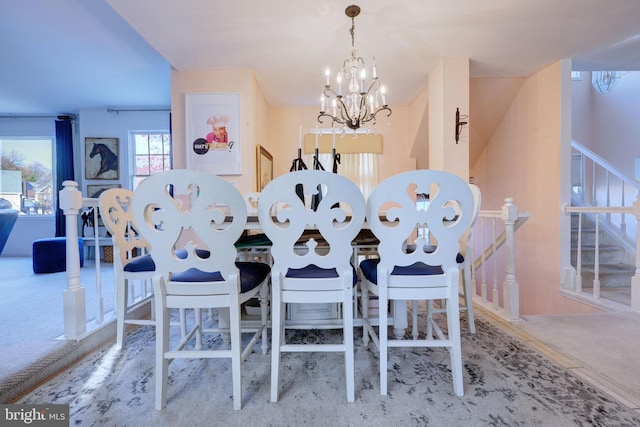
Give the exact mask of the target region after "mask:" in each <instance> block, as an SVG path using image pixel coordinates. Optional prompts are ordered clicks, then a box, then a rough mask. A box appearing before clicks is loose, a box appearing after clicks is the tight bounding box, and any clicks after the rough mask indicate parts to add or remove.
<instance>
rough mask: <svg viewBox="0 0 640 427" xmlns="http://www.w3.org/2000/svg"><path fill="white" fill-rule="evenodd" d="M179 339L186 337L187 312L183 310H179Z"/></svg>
mask: <svg viewBox="0 0 640 427" xmlns="http://www.w3.org/2000/svg"><path fill="white" fill-rule="evenodd" d="M179 311H180V338H181V339H184V337H186V336H187V312H186V310H185V309H184V308H180V309H179Z"/></svg>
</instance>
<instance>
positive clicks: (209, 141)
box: [185, 93, 242, 175]
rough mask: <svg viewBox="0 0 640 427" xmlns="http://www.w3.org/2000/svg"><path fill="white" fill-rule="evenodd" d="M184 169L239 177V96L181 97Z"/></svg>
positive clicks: (240, 166) (199, 94) (195, 95)
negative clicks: (183, 125)
mask: <svg viewBox="0 0 640 427" xmlns="http://www.w3.org/2000/svg"><path fill="white" fill-rule="evenodd" d="M185 115H186V117H185V130H186V146H187V168H189V169H194V170H199V171H203V172H209V173H213V174H215V175H240V174H242V143H241V138H240V136H241V135H240V95H239V94H207V93H187V94H185Z"/></svg>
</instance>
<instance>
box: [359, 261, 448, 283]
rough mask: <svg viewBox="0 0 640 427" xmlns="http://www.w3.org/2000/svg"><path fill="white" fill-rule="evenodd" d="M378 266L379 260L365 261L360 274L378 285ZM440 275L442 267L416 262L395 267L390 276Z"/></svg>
mask: <svg viewBox="0 0 640 427" xmlns="http://www.w3.org/2000/svg"><path fill="white" fill-rule="evenodd" d="M378 264H380V259H379V258H370V259H365V260H364V261H362V262H361V263H360V270H362V274H363V275H364V277H366V278H367V280H368V281H370V282H371V283H375V284H377V283H378ZM442 273H443V271H442V267H440V266H432V265H427V264H425V263H422V262H416V263H415V264H412V265H409V266H406V267H399V266H395V267H393V271H392V272H391V274H392V275H396V276H433V275H436V274H442Z"/></svg>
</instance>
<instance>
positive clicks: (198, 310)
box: [193, 308, 202, 350]
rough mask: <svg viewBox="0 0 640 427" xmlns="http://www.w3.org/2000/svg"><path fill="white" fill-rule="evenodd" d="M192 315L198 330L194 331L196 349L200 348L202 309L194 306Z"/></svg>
mask: <svg viewBox="0 0 640 427" xmlns="http://www.w3.org/2000/svg"><path fill="white" fill-rule="evenodd" d="M193 315H194V316H195V321H196V328H197V329H198V332H197V333H196V345H195V347H194V348H195V349H196V350H202V309H201V308H196V309H194V311H193Z"/></svg>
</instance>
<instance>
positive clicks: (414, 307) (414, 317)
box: [411, 300, 429, 340]
mask: <svg viewBox="0 0 640 427" xmlns="http://www.w3.org/2000/svg"><path fill="white" fill-rule="evenodd" d="M427 302H428V301H427ZM428 321H429V320H427V322H428ZM411 335H412V336H413V339H414V340H417V339H418V301H417V300H413V301H411Z"/></svg>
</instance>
